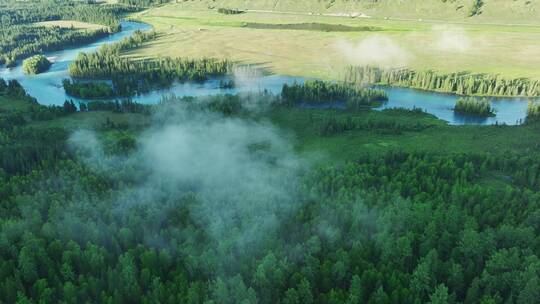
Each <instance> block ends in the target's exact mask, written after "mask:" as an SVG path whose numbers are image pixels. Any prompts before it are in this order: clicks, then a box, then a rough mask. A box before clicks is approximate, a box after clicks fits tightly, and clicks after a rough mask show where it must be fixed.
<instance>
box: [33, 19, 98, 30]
mask: <svg viewBox="0 0 540 304" xmlns="http://www.w3.org/2000/svg"><path fill="white" fill-rule="evenodd" d="M34 25H36V26H46V27H52V26H58V27H63V28H74V29H79V30H98V29H104V28H106V27H105V26H104V25H100V24H94V23H86V22H80V21H73V20H55V21H43V22H36V23H34Z"/></svg>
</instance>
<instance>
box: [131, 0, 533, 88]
mask: <svg viewBox="0 0 540 304" xmlns="http://www.w3.org/2000/svg"><path fill="white" fill-rule="evenodd" d="M137 18H138V19H140V20H141V21H144V22H147V23H150V24H152V25H153V26H154V28H155V29H156V30H157V31H158V32H159V33H160V37H159V39H157V40H156V41H153V42H150V43H148V44H146V45H144V46H143V47H142V48H140V49H138V50H135V51H133V52H131V53H129V56H133V57H135V58H149V57H158V56H173V57H179V56H180V57H195V58H200V57H216V58H227V59H231V60H235V61H238V62H242V63H250V64H256V65H260V66H261V67H264V68H266V69H268V70H270V71H271V72H273V73H276V74H285V75H294V76H308V77H317V78H322V79H340V78H341V77H342V74H341V73H342V71H343V69H344V67H346V66H347V65H349V64H364V63H366V62H369V58H368V59H366V56H365V54H364V53H363V52H365V48H358V45H359V44H360V43H362V41H364V39H366V38H371V39H373V37H374V36H375V37H376V39H379V40H380V39H384V40H386V41H390V42H389V43H390V44H391V45H392V46H393V48H396V49H397V50H398V52H399V56H401V55H403V54H404V55H403V56H401V57H403V58H402V60H401V61H400V62H397V63H392V64H397V65H399V66H407V67H410V68H413V69H422V70H424V69H436V70H439V71H441V72H444V73H447V72H458V71H470V72H474V73H489V74H501V75H502V76H504V77H508V78H519V77H527V78H532V79H540V57H539V56H537V55H536V54H540V44H539V43H538V41H540V27H535V26H514V25H493V24H472V23H468V24H452V25H447V24H446V25H445V23H441V22H427V21H424V22H418V20H414V21H404V20H384V19H377V18H348V17H335V16H324V15H308V14H289V13H274V12H253V11H250V12H247V13H245V14H239V15H223V14H219V13H217V12H216V11H215V10H209V9H207V8H206V9H196V7H193V6H189V5H187V4H171V5H166V6H162V7H158V8H153V9H151V10H148V11H145V12H143V13H141V14H139V15H138V16H137ZM250 24H252V26H250ZM253 24H258V26H256V27H257V28H250V27H253ZM293 24H296V25H295V26H294V27H305V24H318V26H317V27H318V29H320V30H313V29H308V30H299V29H297V28H291V25H293ZM344 28H347V29H348V28H356V29H358V28H364V29H365V28H373V29H376V30H370V31H343V30H339V29H344ZM383 42H384V41H383ZM463 45H466V46H467V47H466V48H465V49H463ZM383 49H388V48H387V47H386V46H385V45H384V44H383ZM374 53H375V55H373V54H372V57H373V56H375V57H376V56H377V53H380V52H378V51H377V50H375V51H374ZM390 57H392V56H390ZM394 57H395V56H394Z"/></svg>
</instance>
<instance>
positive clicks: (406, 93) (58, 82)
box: [0, 21, 528, 125]
mask: <svg viewBox="0 0 540 304" xmlns="http://www.w3.org/2000/svg"><path fill="white" fill-rule="evenodd" d="M150 28H151V27H150V25H148V24H144V23H138V22H131V21H123V22H122V31H120V32H118V33H115V34H112V35H110V36H109V37H106V38H103V39H100V40H98V41H96V42H94V43H92V44H89V45H85V46H81V47H76V48H70V49H66V50H63V51H56V52H48V53H46V54H45V55H46V56H47V57H48V58H49V59H50V60H51V61H52V65H51V68H50V69H49V70H48V71H47V72H45V73H41V74H38V75H25V74H24V73H23V72H22V65H21V64H19V65H18V66H16V67H15V68H5V67H2V68H0V78H4V79H17V80H18V81H19V82H20V83H21V84H22V85H23V87H24V88H25V89H26V91H27V92H28V93H29V94H30V95H31V96H34V97H35V98H36V99H37V100H38V102H39V103H41V104H45V105H61V104H63V103H64V101H65V100H68V99H73V100H75V101H78V100H77V99H76V98H72V97H70V96H68V95H66V93H65V91H64V89H63V87H62V80H63V79H65V78H68V77H69V73H68V66H69V63H70V62H71V61H73V60H74V59H75V58H76V57H77V54H78V53H79V52H92V51H95V50H96V49H97V48H98V47H100V46H101V45H103V44H107V43H113V42H115V41H118V40H121V39H123V38H125V37H128V36H130V35H131V34H132V33H133V32H134V31H136V30H143V31H144V30H149V29H150ZM303 81H304V78H300V77H290V76H280V75H269V76H260V77H255V78H250V79H245V78H243V79H241V80H240V81H239V80H238V79H237V80H236V84H237V87H236V88H232V89H224V88H221V87H220V79H212V80H209V81H206V82H204V83H176V84H174V85H173V86H171V87H170V88H167V89H160V90H155V91H152V92H150V93H147V94H141V95H138V96H135V97H133V98H132V100H133V101H136V102H139V103H146V104H151V103H156V102H158V101H159V100H160V99H161V96H162V95H164V94H174V95H177V96H205V95H215V94H225V93H230V94H235V93H240V92H246V91H253V90H255V91H262V90H267V91H269V92H272V93H275V94H278V93H279V92H281V88H282V86H283V84H285V83H287V84H292V83H294V82H303ZM382 89H384V90H385V91H386V92H387V94H388V97H389V100H388V102H386V103H385V104H384V105H382V106H381V107H379V108H377V109H376V110H382V109H386V108H395V107H401V108H408V109H413V108H421V109H423V110H424V111H426V112H428V113H430V114H433V115H435V116H437V117H438V118H440V119H443V120H445V121H447V122H448V123H450V124H455V125H462V124H482V125H489V124H496V123H498V124H507V125H515V124H519V123H521V122H522V121H523V120H524V119H525V117H526V110H527V103H528V100H527V99H525V98H492V106H493V108H494V109H495V110H496V116H495V117H488V118H478V117H471V116H466V115H460V114H455V113H454V111H453V110H452V108H453V107H454V104H455V102H456V100H457V99H458V98H459V97H458V96H455V95H452V94H442V93H433V92H425V91H419V90H414V89H406V88H394V87H382Z"/></svg>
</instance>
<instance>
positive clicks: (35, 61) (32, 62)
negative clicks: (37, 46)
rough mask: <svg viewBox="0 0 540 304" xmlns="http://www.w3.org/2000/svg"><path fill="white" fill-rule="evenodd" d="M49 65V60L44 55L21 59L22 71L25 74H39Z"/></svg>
mask: <svg viewBox="0 0 540 304" xmlns="http://www.w3.org/2000/svg"><path fill="white" fill-rule="evenodd" d="M50 66H51V62H50V61H49V59H47V57H45V56H44V55H41V54H39V55H34V56H32V57H30V58H26V59H25V60H24V61H23V72H24V73H25V74H32V75H35V74H39V73H43V72H45V71H47V70H48V69H49V67H50Z"/></svg>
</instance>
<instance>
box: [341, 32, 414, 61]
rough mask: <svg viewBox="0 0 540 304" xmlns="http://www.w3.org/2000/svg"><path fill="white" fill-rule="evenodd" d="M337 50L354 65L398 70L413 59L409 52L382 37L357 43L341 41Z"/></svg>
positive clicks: (378, 36)
mask: <svg viewBox="0 0 540 304" xmlns="http://www.w3.org/2000/svg"><path fill="white" fill-rule="evenodd" d="M336 49H337V50H338V52H340V53H341V54H343V56H344V57H345V60H346V61H347V63H349V64H352V65H361V66H367V65H370V66H378V67H381V68H398V67H403V66H406V65H407V64H408V63H409V62H410V61H411V60H412V59H413V55H412V54H411V53H410V52H409V51H407V50H406V49H404V48H403V47H401V46H400V45H399V44H398V43H396V42H395V41H394V40H393V39H391V38H390V37H386V36H382V35H371V36H368V37H366V38H364V39H362V40H361V41H359V42H357V43H354V42H350V41H346V40H341V41H339V42H338V43H337V44H336Z"/></svg>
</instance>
